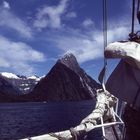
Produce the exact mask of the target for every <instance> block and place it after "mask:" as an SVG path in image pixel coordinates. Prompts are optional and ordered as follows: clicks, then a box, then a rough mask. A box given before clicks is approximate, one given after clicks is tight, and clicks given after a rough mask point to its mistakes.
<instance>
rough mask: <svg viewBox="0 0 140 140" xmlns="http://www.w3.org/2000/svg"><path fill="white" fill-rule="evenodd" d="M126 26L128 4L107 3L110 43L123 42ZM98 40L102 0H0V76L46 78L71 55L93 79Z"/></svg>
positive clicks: (122, 0)
mask: <svg viewBox="0 0 140 140" xmlns="http://www.w3.org/2000/svg"><path fill="white" fill-rule="evenodd" d="M130 27H131V0H108V42H113V41H118V40H123V39H127V37H128V34H129V33H130ZM102 42H103V41H102V0H0V71H1V72H2V71H7V72H13V73H16V74H21V75H39V76H41V75H45V74H47V73H48V71H49V70H50V69H51V67H52V66H53V65H54V64H55V63H56V60H57V59H58V58H60V57H61V56H62V55H64V54H65V53H66V52H72V53H74V54H75V56H76V57H77V59H78V62H79V63H80V65H81V67H82V68H84V69H85V70H86V72H87V73H88V74H90V75H91V76H92V77H93V78H95V79H97V77H98V74H99V72H100V70H101V69H102V67H103V43H102ZM115 64H116V61H115V60H114V61H111V62H109V66H108V73H110V71H111V70H112V69H113V67H114V66H115Z"/></svg>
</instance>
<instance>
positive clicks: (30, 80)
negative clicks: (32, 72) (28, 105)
mask: <svg viewBox="0 0 140 140" xmlns="http://www.w3.org/2000/svg"><path fill="white" fill-rule="evenodd" d="M0 77H2V78H3V79H5V80H6V81H7V82H8V83H9V84H11V85H12V86H13V87H14V88H16V89H18V94H19V95H21V94H27V93H29V92H31V91H32V90H33V88H34V86H35V85H36V84H37V83H38V81H40V78H39V77H37V76H30V77H26V76H20V75H15V74H13V73H8V72H2V73H0Z"/></svg>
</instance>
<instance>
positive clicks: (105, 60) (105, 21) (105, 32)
mask: <svg viewBox="0 0 140 140" xmlns="http://www.w3.org/2000/svg"><path fill="white" fill-rule="evenodd" d="M103 46H104V52H105V48H106V46H107V0H103ZM106 69H107V59H106V58H105V56H104V76H103V88H104V90H105V83H106Z"/></svg>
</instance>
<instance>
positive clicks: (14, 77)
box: [1, 72, 20, 79]
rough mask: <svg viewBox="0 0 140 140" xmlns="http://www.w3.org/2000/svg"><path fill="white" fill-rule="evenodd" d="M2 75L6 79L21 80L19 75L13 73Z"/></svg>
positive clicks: (3, 73)
mask: <svg viewBox="0 0 140 140" xmlns="http://www.w3.org/2000/svg"><path fill="white" fill-rule="evenodd" d="M1 75H2V76H4V77H6V78H13V79H20V78H19V77H18V76H17V75H15V74H13V73H8V72H2V73H1Z"/></svg>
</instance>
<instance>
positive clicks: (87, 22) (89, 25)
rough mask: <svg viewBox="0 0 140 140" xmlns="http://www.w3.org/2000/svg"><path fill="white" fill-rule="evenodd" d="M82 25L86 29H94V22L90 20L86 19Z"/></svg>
mask: <svg viewBox="0 0 140 140" xmlns="http://www.w3.org/2000/svg"><path fill="white" fill-rule="evenodd" d="M82 24H83V26H84V27H94V21H92V20H91V19H90V18H87V19H85V20H84V21H83V23H82Z"/></svg>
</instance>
